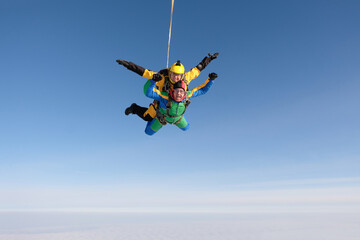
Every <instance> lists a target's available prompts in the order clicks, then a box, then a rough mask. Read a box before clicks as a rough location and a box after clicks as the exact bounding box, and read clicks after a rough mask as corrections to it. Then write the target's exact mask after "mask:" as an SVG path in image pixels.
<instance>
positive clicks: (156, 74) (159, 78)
mask: <svg viewBox="0 0 360 240" xmlns="http://www.w3.org/2000/svg"><path fill="white" fill-rule="evenodd" d="M161 79H162V76H161V75H160V74H158V73H155V74H154V75H153V77H152V80H153V81H154V82H158V81H160V80H161Z"/></svg>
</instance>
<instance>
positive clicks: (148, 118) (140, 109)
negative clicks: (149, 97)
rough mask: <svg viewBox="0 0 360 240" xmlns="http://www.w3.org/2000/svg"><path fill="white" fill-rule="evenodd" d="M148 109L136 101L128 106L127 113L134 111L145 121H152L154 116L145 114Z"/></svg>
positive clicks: (133, 112)
mask: <svg viewBox="0 0 360 240" xmlns="http://www.w3.org/2000/svg"><path fill="white" fill-rule="evenodd" d="M150 107H151V106H150ZM148 110H149V108H145V107H141V106H139V105H137V104H136V103H133V104H131V106H130V107H128V108H126V110H125V115H129V114H130V113H132V114H136V115H138V116H139V117H140V118H141V119H143V120H144V121H152V120H153V118H152V117H151V116H150V115H149V114H145V113H146V112H147V111H148Z"/></svg>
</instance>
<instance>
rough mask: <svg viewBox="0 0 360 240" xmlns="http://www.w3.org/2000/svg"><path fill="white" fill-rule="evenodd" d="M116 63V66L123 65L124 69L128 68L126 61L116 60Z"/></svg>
mask: <svg viewBox="0 0 360 240" xmlns="http://www.w3.org/2000/svg"><path fill="white" fill-rule="evenodd" d="M116 62H117V63H118V64H120V65H123V66H124V67H126V68H127V67H129V62H128V61H125V60H120V59H118V60H116Z"/></svg>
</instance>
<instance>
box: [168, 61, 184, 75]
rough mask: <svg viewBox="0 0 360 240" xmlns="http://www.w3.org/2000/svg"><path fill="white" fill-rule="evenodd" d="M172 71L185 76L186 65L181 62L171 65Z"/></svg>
mask: <svg viewBox="0 0 360 240" xmlns="http://www.w3.org/2000/svg"><path fill="white" fill-rule="evenodd" d="M170 71H171V72H173V73H177V74H184V73H185V68H184V65H182V64H181V63H180V61H179V60H178V61H177V62H176V63H174V64H173V65H171V67H170Z"/></svg>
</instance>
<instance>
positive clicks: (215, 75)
mask: <svg viewBox="0 0 360 240" xmlns="http://www.w3.org/2000/svg"><path fill="white" fill-rule="evenodd" d="M217 77H218V75H217V74H216V73H210V74H209V79H210V80H215V78H217Z"/></svg>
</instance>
